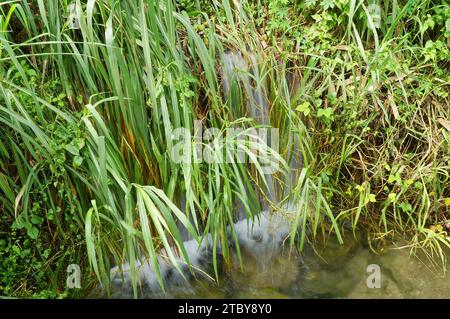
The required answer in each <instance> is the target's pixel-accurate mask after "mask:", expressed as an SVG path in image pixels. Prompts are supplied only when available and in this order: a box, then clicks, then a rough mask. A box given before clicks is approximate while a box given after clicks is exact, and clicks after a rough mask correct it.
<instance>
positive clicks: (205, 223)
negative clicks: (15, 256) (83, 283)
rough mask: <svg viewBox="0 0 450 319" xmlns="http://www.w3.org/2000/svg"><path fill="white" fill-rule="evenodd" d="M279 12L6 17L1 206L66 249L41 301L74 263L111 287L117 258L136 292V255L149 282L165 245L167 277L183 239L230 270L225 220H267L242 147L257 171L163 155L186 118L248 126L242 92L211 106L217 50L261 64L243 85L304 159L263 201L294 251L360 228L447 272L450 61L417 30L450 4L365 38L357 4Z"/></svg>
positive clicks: (78, 6)
mask: <svg viewBox="0 0 450 319" xmlns="http://www.w3.org/2000/svg"><path fill="white" fill-rule="evenodd" d="M285 2H286V3H284V2H283V1H279V0H277V1H241V2H237V1H225V0H223V1H211V3H208V6H205V7H202V6H199V5H198V3H197V5H195V6H193V7H189V8H187V7H183V6H182V5H181V4H180V3H179V2H177V1H171V0H170V1H143V0H128V1H107V0H104V1H94V0H88V1H80V0H77V1H73V2H71V3H72V4H74V7H73V8H74V10H72V12H71V14H72V16H71V17H70V19H68V18H69V12H68V8H69V2H68V1H63V0H58V1H57V0H55V1H48V2H47V1H43V0H36V1H32V2H29V1H25V0H23V1H7V2H4V3H2V6H1V8H2V12H3V15H2V20H1V21H0V26H1V28H2V32H1V35H0V45H1V46H0V48H1V51H0V52H1V54H0V61H1V62H0V64H1V72H2V74H1V81H0V90H1V91H0V92H1V93H0V101H1V104H0V123H1V127H2V131H1V132H0V159H1V161H0V192H1V195H2V196H1V197H0V210H2V214H4V215H5V216H6V217H5V219H4V220H5V221H6V222H8V223H9V224H10V223H12V222H13V221H15V222H16V224H17V226H18V227H19V229H22V228H23V229H25V230H26V231H27V233H28V235H29V236H31V237H32V238H36V237H38V236H41V237H40V238H41V239H42V241H43V242H44V243H46V244H47V245H49V246H51V247H52V248H56V247H59V246H63V247H64V246H65V247H72V248H74V249H73V250H71V251H70V253H69V254H68V255H67V254H64V256H65V257H64V258H62V257H61V254H62V253H55V254H54V255H53V256H54V259H52V262H49V263H47V264H46V266H47V269H48V273H49V274H51V275H50V277H51V278H52V279H51V282H52V287H54V288H55V289H56V288H57V287H59V286H60V285H61V278H63V272H64V271H65V265H66V264H68V263H69V261H70V263H79V264H82V265H88V264H89V265H90V267H91V268H92V270H93V272H94V273H95V274H96V277H97V278H98V280H100V282H102V283H103V285H104V287H105V288H106V289H108V287H109V286H108V283H109V269H110V267H111V266H112V264H121V263H123V262H125V261H129V262H130V265H131V267H130V269H132V273H131V278H132V282H133V288H134V291H135V293H136V294H137V287H138V281H137V275H136V273H135V272H134V269H135V267H134V264H135V262H136V259H137V258H139V257H140V256H141V253H144V254H145V255H146V257H147V258H148V259H149V260H150V262H151V263H152V265H153V267H154V269H155V271H156V272H158V264H157V262H156V255H157V254H158V251H159V250H160V249H161V248H164V250H165V252H166V253H167V256H168V258H169V259H170V260H171V262H173V263H174V264H175V265H177V261H176V258H175V256H176V255H177V254H181V255H182V256H184V257H185V258H187V255H186V253H185V251H184V247H183V240H182V235H181V234H180V230H181V225H182V226H183V228H186V229H187V231H188V232H189V234H190V235H191V236H193V237H194V238H195V239H196V240H197V241H199V242H200V241H201V240H206V237H205V235H206V234H207V233H210V234H212V236H211V238H212V240H213V245H214V247H218V245H220V246H221V247H222V248H225V249H224V250H223V253H224V255H225V259H227V257H228V254H229V252H228V250H227V249H226V247H228V244H229V243H227V240H228V239H227V236H226V233H227V227H229V226H231V227H232V225H233V221H234V220H235V208H236V207H237V206H238V204H241V205H242V206H243V207H244V209H245V213H246V215H247V216H248V217H249V218H253V216H254V215H255V214H257V213H258V212H259V211H260V210H261V207H260V203H259V200H258V198H259V197H260V196H261V194H262V195H264V193H265V186H264V185H265V177H264V174H260V173H259V172H260V170H259V167H260V166H261V165H262V163H263V161H264V158H263V157H264V156H261V155H260V154H259V155H258V154H253V153H252V149H255V148H253V147H250V146H251V145H248V144H242V145H241V148H242V149H243V150H245V152H246V154H247V156H248V157H251V158H254V159H256V160H255V161H254V164H253V165H251V166H249V165H246V164H237V163H220V164H214V165H211V164H207V163H197V162H196V161H195V156H197V155H196V151H195V149H196V146H197V145H198V141H197V140H195V138H192V139H191V140H190V141H189V142H188V143H186V144H185V147H186V148H185V151H186V152H187V153H188V154H189V157H190V158H191V159H192V161H191V162H190V163H175V162H174V161H173V160H171V158H170V154H171V152H172V151H173V149H174V147H175V146H174V144H176V142H177V141H176V140H174V138H173V136H172V132H173V130H174V129H176V128H187V129H188V130H189V131H190V132H192V133H194V129H195V128H194V121H195V120H201V121H202V124H203V125H204V126H205V127H216V128H219V129H220V130H221V131H225V130H226V129H227V128H231V127H235V126H241V127H244V128H249V127H256V126H257V123H255V122H253V121H252V120H251V119H246V118H245V117H246V116H247V115H248V110H247V106H246V105H247V101H248V100H249V99H250V98H251V97H250V96H249V92H248V90H247V89H246V87H245V85H244V84H243V83H237V85H235V86H233V87H232V88H231V89H232V92H230V94H229V96H231V97H234V100H233V101H225V100H224V98H223V96H224V94H223V93H224V92H223V86H222V84H221V75H220V71H219V67H220V61H221V56H222V54H223V52H224V51H225V50H231V51H239V52H241V53H242V54H243V56H244V59H249V53H251V54H254V55H255V56H257V57H258V70H259V78H257V79H256V78H254V75H251V76H253V78H252V81H251V82H252V83H250V84H248V85H251V86H253V87H261V88H263V89H264V91H265V92H266V95H267V100H268V102H269V105H270V123H271V125H272V126H273V127H277V128H279V129H280V137H281V142H280V146H281V147H280V150H279V153H280V154H281V156H282V157H283V158H284V159H285V160H286V162H288V163H289V162H291V161H292V160H293V158H298V157H301V158H302V163H303V169H302V170H301V171H299V172H297V173H296V174H295V175H294V176H295V178H294V180H293V182H292V183H293V185H292V186H293V187H292V192H291V193H290V194H287V195H288V197H289V198H283V199H282V201H281V204H280V203H270V205H271V207H272V208H273V209H276V210H277V209H278V210H279V209H282V207H283V205H282V204H283V203H285V202H287V201H288V200H291V201H294V202H295V203H296V204H297V208H298V212H296V213H298V214H297V215H296V216H297V217H296V218H294V220H293V231H292V235H291V237H290V241H291V244H292V245H293V247H294V245H295V244H298V247H299V248H300V249H301V248H302V247H303V246H304V244H305V240H306V239H307V237H308V236H309V234H310V235H311V236H312V238H316V236H317V233H318V232H319V231H321V232H323V233H330V232H334V233H335V234H336V235H337V236H338V238H339V240H341V241H342V237H343V235H342V232H343V231H345V229H346V227H345V226H346V225H350V228H352V229H353V231H354V232H355V231H356V229H357V227H358V225H361V224H362V225H364V226H365V227H367V228H369V229H370V230H371V231H372V233H373V234H376V235H377V236H378V237H381V238H385V237H386V235H394V234H396V233H398V232H400V233H404V232H406V233H410V234H413V236H414V237H413V240H412V242H411V243H412V246H413V247H416V248H417V247H426V248H431V252H433V253H434V254H437V255H438V256H440V258H441V259H443V260H444V259H445V255H444V253H443V250H442V247H443V246H447V247H450V244H449V241H448V237H447V236H446V231H447V230H446V229H447V228H446V227H448V226H447V225H448V219H447V215H446V214H447V213H448V207H449V206H450V204H449V205H447V204H448V198H450V193H449V189H450V187H449V186H450V185H449V178H448V172H449V165H450V162H449V161H450V159H449V127H450V125H449V124H448V123H449V122H448V121H449V120H448V119H449V117H450V113H449V109H448V88H449V83H450V77H449V72H448V63H449V62H448V60H449V55H448V47H445V46H442V45H441V44H440V43H444V42H443V41H444V40H445V37H444V36H443V35H442V31H441V29H439V28H440V25H441V24H442V23H441V22H438V21H436V22H435V24H436V25H439V26H436V27H434V28H430V27H428V28H426V27H424V24H426V23H428V25H429V23H430V22H426V21H428V20H427V19H428V18H427V17H428V16H427V14H434V11H433V10H436V9H445V5H448V4H446V3H442V4H440V3H439V4H438V3H434V2H433V1H430V0H428V1H421V2H419V1H413V0H410V1H391V0H386V1H381V2H380V7H381V24H380V25H379V26H375V21H374V17H372V16H371V13H370V10H369V7H368V4H367V3H365V2H364V1H356V0H350V1H334V2H333V3H334V7H332V8H325V7H321V6H322V4H321V6H319V7H318V8H316V7H314V6H313V5H308V3H304V2H298V1H285ZM309 3H311V1H310V2H309ZM285 8H288V10H287V11H286V12H287V13H285V10H284V9H285ZM438 11H439V10H438ZM439 12H440V11H439ZM286 21H287V23H288V25H286ZM73 23H75V24H73ZM439 23H441V24H439ZM73 26H75V28H73ZM438 29H439V30H438ZM430 41H431V42H430ZM52 81H53V82H55V83H53V82H52ZM253 82H256V83H253ZM48 83H53V84H51V85H50V84H48ZM53 91H57V92H58V96H59V98H58V96H57V97H56V98H55V97H54V96H53V95H54V92H53ZM236 104H238V105H237V107H236ZM236 109H237V110H239V111H238V112H236ZM295 141H298V142H295ZM204 146H206V147H208V145H204ZM221 151H222V150H221V149H214V148H212V149H211V152H212V153H213V156H220V154H219V153H220V152H221ZM287 170H288V169H287ZM284 173H286V172H283V173H280V174H278V175H277V176H276V178H277V179H279V180H281V181H283V180H284V176H283V174H284ZM280 183H281V184H282V187H283V184H284V183H283V182H280ZM255 185H256V187H255ZM285 187H286V189H287V186H285ZM34 203H38V205H37V206H36V205H35V204H34ZM49 212H50V213H49ZM303 215H305V216H307V218H305V219H301V218H300V216H303ZM36 216H38V217H41V218H44V219H45V222H40V223H39V221H40V220H39V219H37V217H36ZM49 216H51V218H50V217H49ZM36 220H37V221H38V222H37V223H34V222H33V221H36ZM300 223H301V224H300ZM180 224H181V225H180ZM8 227H9V226H8ZM307 228H309V229H310V230H311V231H310V232H308V231H307ZM5 229H6V228H5ZM297 229H300V231H299V232H297ZM36 231H37V232H39V234H40V235H38V234H36ZM4 232H5V233H6V231H4ZM231 233H232V234H234V232H233V231H231ZM68 234H73V235H74V236H73V237H71V236H70V235H68ZM80 234H81V236H80V237H78V235H80ZM232 240H233V241H234V242H235V243H236V244H237V237H236V235H235V234H234V236H233V238H232ZM214 251H215V250H214ZM85 256H87V257H88V260H86V258H85ZM43 259H45V258H44V257H43ZM186 261H187V262H189V261H188V260H186ZM213 261H214V268H215V270H216V277H217V279H219V278H218V271H217V261H216V254H214V257H213ZM159 281H160V285H161V286H162V287H164V282H163V281H162V280H161V278H159ZM31 290H32V289H31Z"/></svg>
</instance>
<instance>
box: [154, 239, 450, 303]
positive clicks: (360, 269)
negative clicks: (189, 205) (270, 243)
mask: <svg viewBox="0 0 450 319" xmlns="http://www.w3.org/2000/svg"><path fill="white" fill-rule="evenodd" d="M314 250H315V251H314ZM314 250H313V249H312V247H311V246H309V247H306V248H305V250H304V252H303V253H302V255H301V256H298V255H291V257H289V254H288V251H285V252H284V253H282V254H280V255H279V256H276V257H274V258H271V259H270V260H265V261H264V262H261V261H260V260H257V259H256V258H253V257H252V256H251V255H249V254H248V253H244V254H245V255H244V263H243V270H242V271H241V270H240V269H239V263H238V262H237V260H235V261H234V262H233V263H232V265H231V266H229V267H226V269H223V272H222V273H221V275H220V283H219V285H216V284H215V283H214V282H213V281H212V280H207V279H205V278H203V279H197V280H196V279H192V280H191V282H190V284H189V285H186V286H184V287H176V288H173V289H171V290H169V291H168V294H167V295H166V296H164V295H162V294H157V295H156V294H155V295H149V296H147V297H150V298H163V297H169V298H449V297H450V276H448V275H447V276H445V275H444V273H443V271H439V270H436V269H435V270H434V271H433V270H432V269H430V268H429V265H430V264H429V261H428V260H426V259H424V260H422V261H421V260H420V259H418V258H414V257H410V256H409V252H410V250H409V249H396V248H395V247H394V246H393V245H392V246H390V247H387V248H386V249H385V251H384V252H383V253H381V254H375V253H373V252H372V251H371V250H370V249H369V247H366V246H365V245H363V241H356V240H353V239H352V238H347V239H346V240H345V244H344V245H339V244H338V243H337V242H334V241H332V242H328V243H327V245H326V246H321V245H317V244H316V245H315V248H314ZM370 264H377V265H379V266H380V270H381V285H380V288H368V286H367V283H366V282H367V278H368V276H370V274H371V273H372V272H367V266H368V265H370Z"/></svg>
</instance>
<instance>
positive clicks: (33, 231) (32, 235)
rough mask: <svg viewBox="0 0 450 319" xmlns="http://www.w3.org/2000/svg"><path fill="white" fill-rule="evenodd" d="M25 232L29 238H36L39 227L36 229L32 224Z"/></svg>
mask: <svg viewBox="0 0 450 319" xmlns="http://www.w3.org/2000/svg"><path fill="white" fill-rule="evenodd" d="M27 234H28V236H30V238H31V239H37V238H38V236H39V229H37V228H36V227H35V226H32V227H30V228H28V229H27Z"/></svg>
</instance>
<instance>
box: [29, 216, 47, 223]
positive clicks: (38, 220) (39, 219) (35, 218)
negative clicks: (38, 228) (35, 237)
mask: <svg viewBox="0 0 450 319" xmlns="http://www.w3.org/2000/svg"><path fill="white" fill-rule="evenodd" d="M43 221H44V219H43V218H42V217H40V216H38V215H35V214H32V215H31V222H32V223H33V224H34V225H39V224H40V223H42V222H43Z"/></svg>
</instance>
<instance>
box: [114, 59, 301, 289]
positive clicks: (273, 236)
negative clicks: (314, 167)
mask: <svg viewBox="0 0 450 319" xmlns="http://www.w3.org/2000/svg"><path fill="white" fill-rule="evenodd" d="M246 57H247V59H245V58H244V55H243V54H242V53H241V52H230V51H228V52H224V53H223V56H222V80H223V82H222V85H223V93H224V99H225V101H227V103H229V105H230V110H231V113H232V114H231V116H232V118H234V119H237V118H240V117H244V116H249V117H251V118H253V119H254V120H255V121H256V122H257V123H259V124H261V125H265V126H270V124H271V123H270V115H269V103H268V99H267V94H266V88H265V86H264V85H263V83H264V81H263V80H262V79H261V77H260V70H259V66H258V57H257V56H256V55H255V54H251V53H246ZM242 90H243V91H242ZM243 95H245V97H246V100H245V101H246V103H243V99H242V98H243V97H242V96H243ZM269 140H270V136H269ZM298 143H299V141H298V136H296V135H294V134H289V145H290V147H289V154H288V155H289V165H290V167H291V171H290V172H289V174H288V176H287V177H286V181H285V183H284V184H285V185H284V187H283V191H282V194H278V195H277V193H276V191H275V190H276V189H280V185H277V184H276V183H275V180H274V179H273V177H272V175H270V174H266V176H265V179H266V182H267V184H268V189H267V193H268V198H269V199H270V201H272V202H274V203H278V202H280V200H281V198H282V197H283V196H287V195H289V193H290V192H291V190H292V189H293V187H294V186H295V184H296V181H297V178H298V171H299V170H300V169H301V166H302V160H301V157H300V156H298V155H297V151H298ZM269 146H271V145H269ZM180 200H181V201H182V202H184V200H183V198H181V199H180ZM260 202H261V206H262V207H263V210H262V211H261V212H260V213H259V214H257V215H256V217H255V218H254V219H253V220H250V219H246V218H245V214H244V209H243V207H242V204H240V205H238V207H237V215H238V221H237V222H236V223H235V224H234V230H235V232H236V234H237V237H238V240H239V246H240V249H241V251H245V252H246V253H247V255H251V256H252V257H254V258H255V259H256V260H257V261H258V263H260V264H265V263H268V262H269V260H271V259H272V258H274V257H276V256H277V255H279V254H280V251H281V249H282V246H283V242H284V240H285V239H286V238H287V237H288V235H289V233H290V231H291V227H292V226H291V220H292V217H293V214H295V213H297V208H296V205H295V203H294V202H292V201H288V202H287V203H286V204H284V205H283V210H284V211H285V212H284V213H281V212H274V211H270V208H269V207H268V205H267V204H266V200H264V199H263V198H261V199H260ZM181 207H184V205H182V206H181ZM179 226H181V225H179ZM180 228H183V227H182V226H181V227H180ZM181 233H182V234H183V239H184V240H185V242H184V246H185V248H186V251H187V255H188V257H189V262H190V264H191V266H192V267H191V269H192V270H193V271H192V272H191V271H190V270H189V267H188V266H187V264H186V262H185V260H184V259H183V258H182V257H180V258H179V259H178V263H179V265H180V266H181V269H182V272H183V275H184V277H185V278H188V279H189V278H190V277H191V276H192V274H193V273H194V274H196V275H197V274H200V275H202V276H206V277H208V275H207V274H206V273H205V268H210V267H208V266H210V265H211V262H212V257H211V255H212V246H211V245H212V240H211V236H210V235H208V236H206V237H205V238H204V240H203V241H202V242H201V244H198V243H197V242H196V241H195V240H193V239H190V240H189V237H188V235H187V232H186V231H183V229H182V230H181ZM227 235H228V237H229V239H230V240H229V242H232V240H231V231H230V227H228V234H227ZM218 250H219V253H220V247H219V249H218ZM158 264H159V269H160V274H161V276H162V278H163V280H164V282H165V284H166V285H167V286H168V287H173V286H175V287H181V288H183V289H188V286H189V283H188V281H186V280H185V278H183V276H182V275H181V274H180V273H179V272H178V271H177V270H176V269H175V268H174V266H173V265H172V264H170V263H169V262H168V258H167V257H166V256H164V250H162V251H161V253H160V255H159V257H158ZM136 265H137V266H136V267H137V269H136V272H137V273H138V274H139V275H138V277H139V279H140V287H142V289H143V290H144V291H145V292H146V293H148V292H150V291H153V292H155V291H156V292H160V290H161V288H160V286H159V283H158V280H157V277H156V274H155V272H154V270H153V269H152V266H151V264H150V263H149V261H147V260H144V261H137V263H136ZM129 267H130V266H129V264H128V263H126V264H123V265H121V267H114V268H112V269H111V282H112V284H113V291H116V294H115V295H114V296H115V297H129V296H131V292H132V288H131V280H130V277H129V270H130V269H129ZM144 295H145V294H144Z"/></svg>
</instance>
